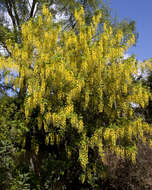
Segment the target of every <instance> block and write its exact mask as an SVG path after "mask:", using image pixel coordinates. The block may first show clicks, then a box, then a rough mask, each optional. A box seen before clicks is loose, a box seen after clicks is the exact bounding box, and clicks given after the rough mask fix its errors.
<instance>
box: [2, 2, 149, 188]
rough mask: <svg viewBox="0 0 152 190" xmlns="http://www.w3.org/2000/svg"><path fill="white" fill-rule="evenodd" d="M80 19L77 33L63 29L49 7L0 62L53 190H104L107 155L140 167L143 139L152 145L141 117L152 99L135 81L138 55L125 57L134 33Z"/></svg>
mask: <svg viewBox="0 0 152 190" xmlns="http://www.w3.org/2000/svg"><path fill="white" fill-rule="evenodd" d="M74 16H75V20H76V21H77V31H75V30H74V29H73V30H70V31H68V32H67V31H63V30H62V25H57V24H54V22H53V20H52V15H51V13H50V12H49V10H48V9H47V8H46V6H43V9H42V15H41V16H38V17H36V18H34V19H30V20H29V21H28V22H27V23H25V24H23V25H22V27H21V38H22V44H18V43H15V44H14V43H12V42H11V40H8V41H7V48H8V50H9V51H10V52H11V57H4V56H1V57H0V68H1V69H5V70H6V71H7V75H6V76H5V82H6V83H8V82H10V81H11V83H12V84H13V88H14V89H16V91H19V93H20V98H21V101H20V102H21V103H20V106H19V109H21V110H22V111H23V112H24V114H25V118H26V119H25V123H24V125H25V126H24V129H25V130H21V131H23V132H22V134H19V136H18V138H17V141H18V142H19V140H20V145H21V146H22V148H23V149H24V150H25V157H26V159H27V162H28V163H29V166H30V167H31V168H32V170H33V172H34V173H35V175H36V176H37V179H38V181H37V184H39V189H40V187H41V188H42V181H44V179H45V180H46V179H48V180H49V182H48V184H47V185H50V187H52V188H57V187H58V188H59V187H60V189H63V188H64V187H66V188H69V189H71V188H72V189H74V188H77V189H81V188H82V189H83V187H88V188H90V189H91V188H92V189H95V188H96V189H98V188H101V187H100V185H101V181H102V179H103V177H104V172H105V171H104V162H105V158H106V152H107V151H111V152H112V153H114V154H116V155H117V156H118V157H121V158H127V159H130V160H131V161H132V162H133V163H135V162H136V153H137V151H138V149H137V146H136V145H137V142H138V141H139V140H140V141H142V142H143V143H146V141H149V143H150V145H151V140H150V139H147V135H146V134H152V128H151V126H150V124H148V123H146V122H145V121H144V120H143V119H142V118H140V117H137V115H136V114H134V106H141V107H143V108H144V107H145V106H147V104H148V102H149V99H150V97H151V94H150V91H149V89H148V88H147V87H145V86H144V85H143V84H142V83H141V82H140V81H139V82H134V77H135V75H136V74H137V72H138V67H137V63H136V59H135V57H134V56H131V57H129V58H127V59H124V57H123V55H124V53H125V52H126V51H127V49H128V48H129V47H130V46H131V45H133V44H134V43H135V36H134V34H133V33H131V32H130V34H129V35H128V38H127V39H126V38H125V35H124V32H123V30H121V29H120V28H118V29H117V30H116V29H115V30H113V28H112V26H111V25H110V23H109V22H105V23H104V25H103V28H102V30H103V32H102V33H100V32H98V29H99V28H98V23H99V20H100V18H101V17H102V15H101V14H100V13H99V14H96V15H95V16H93V18H92V22H91V23H90V24H89V25H88V24H86V23H85V19H84V9H83V8H81V9H80V10H79V11H78V10H76V11H75V14H74ZM144 66H145V67H146V66H149V67H150V66H151V65H150V64H148V63H147V64H145V65H143V64H142V67H143V68H144ZM12 127H13V126H12ZM21 128H23V125H22V127H21ZM49 183H50V184H49ZM75 184H77V186H76V185H75ZM43 188H44V187H43Z"/></svg>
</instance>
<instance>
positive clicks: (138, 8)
mask: <svg viewBox="0 0 152 190" xmlns="http://www.w3.org/2000/svg"><path fill="white" fill-rule="evenodd" d="M110 7H111V8H112V9H113V10H112V13H113V14H114V15H116V14H117V15H118V18H119V19H121V20H122V19H123V18H127V19H130V20H134V21H135V22H136V29H137V32H138V33H139V38H138V41H137V44H136V47H135V48H130V50H129V54H132V53H134V54H135V55H136V57H137V59H139V60H141V61H142V60H145V59H148V58H152V0H110Z"/></svg>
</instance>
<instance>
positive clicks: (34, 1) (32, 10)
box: [29, 0, 37, 18]
mask: <svg viewBox="0 0 152 190" xmlns="http://www.w3.org/2000/svg"><path fill="white" fill-rule="evenodd" d="M36 2H37V0H33V2H32V8H31V12H30V17H29V18H32V17H33V14H34V9H35V5H36Z"/></svg>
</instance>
